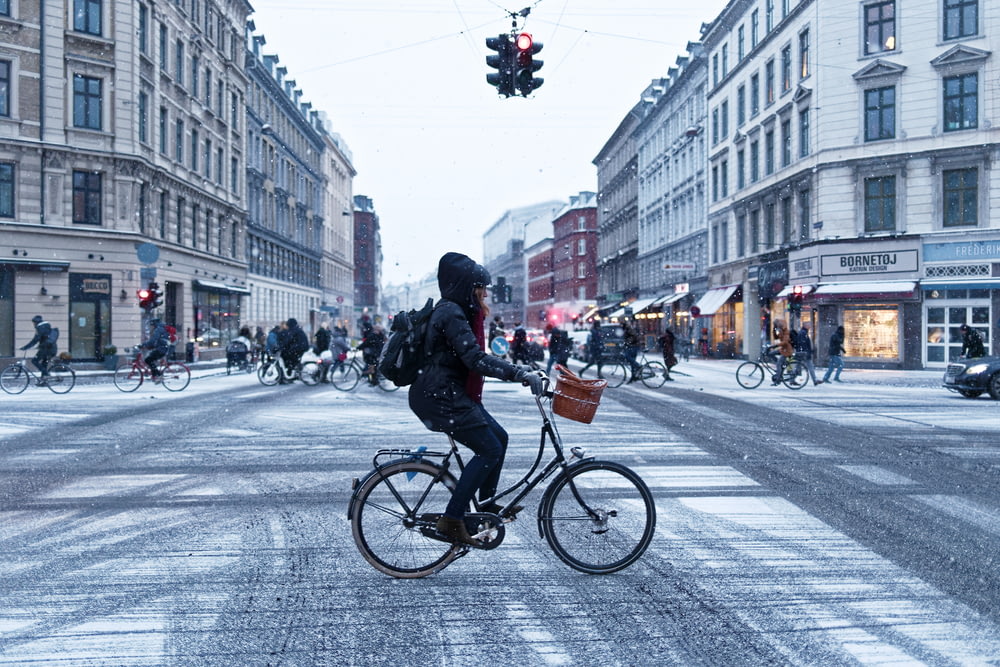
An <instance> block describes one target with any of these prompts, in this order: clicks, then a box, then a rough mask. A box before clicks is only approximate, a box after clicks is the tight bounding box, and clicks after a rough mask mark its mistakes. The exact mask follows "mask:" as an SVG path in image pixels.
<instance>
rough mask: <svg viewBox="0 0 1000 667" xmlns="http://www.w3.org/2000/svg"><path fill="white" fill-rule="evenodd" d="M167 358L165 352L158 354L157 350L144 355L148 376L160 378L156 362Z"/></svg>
mask: <svg viewBox="0 0 1000 667" xmlns="http://www.w3.org/2000/svg"><path fill="white" fill-rule="evenodd" d="M165 356H167V353H166V352H160V351H159V350H153V351H152V352H150V353H149V354H147V355H146V365H147V366H149V374H150V375H152V376H153V377H159V376H160V367H159V366H158V365H157V363H156V362H157V361H159V360H160V359H162V358H163V357H165Z"/></svg>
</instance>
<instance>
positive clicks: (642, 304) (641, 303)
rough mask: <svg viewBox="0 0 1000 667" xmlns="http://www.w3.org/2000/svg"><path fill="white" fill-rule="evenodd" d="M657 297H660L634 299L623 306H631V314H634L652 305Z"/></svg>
mask: <svg viewBox="0 0 1000 667" xmlns="http://www.w3.org/2000/svg"><path fill="white" fill-rule="evenodd" d="M659 298H660V297H658V296H654V297H652V298H649V299H636V300H635V301H633V302H632V303H630V304H629V305H627V306H625V308H631V309H632V314H633V315H635V314H636V313H641V312H642V311H644V310H646V309H647V308H649V307H650V306H652V305H653V304H654V303H656V301H657V299H659Z"/></svg>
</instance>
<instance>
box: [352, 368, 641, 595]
mask: <svg viewBox="0 0 1000 667" xmlns="http://www.w3.org/2000/svg"><path fill="white" fill-rule="evenodd" d="M543 384H544V387H545V389H544V390H543V392H542V394H541V395H539V396H535V397H534V399H535V403H536V404H537V406H538V411H539V413H540V414H541V417H542V427H541V440H540V443H539V446H538V455H537V456H536V458H535V462H534V463H533V464H532V466H531V469H530V470H528V472H527V473H525V475H524V477H522V478H521V479H520V480H519V481H518V482H517V483H515V484H514V485H512V486H511V487H510V488H508V489H506V490H504V491H502V492H500V493H498V494H496V495H495V496H494V497H493V498H488V499H486V500H482V501H479V502H476V501H475V500H473V501H472V504H473V506H474V509H475V511H474V512H470V513H467V514H466V515H465V520H466V525H467V528H468V530H469V534H470V535H472V536H473V537H474V538H475V539H476V540H477V541H478V542H479V544H480V545H481V546H472V545H468V544H462V543H452V541H451V540H450V539H449V538H447V537H445V536H444V535H441V534H439V533H438V532H437V528H436V524H437V520H438V518H439V517H440V516H441V514H442V513H443V512H444V509H445V506H446V505H447V504H448V501H449V500H450V499H451V494H452V491H453V490H454V489H455V486H456V484H457V475H460V474H461V471H462V470H463V469H464V464H463V462H462V457H461V455H460V454H459V452H458V447H457V445H456V444H455V440H454V439H452V438H451V437H450V436H449V438H448V440H449V442H450V444H451V447H450V449H449V450H448V451H447V452H444V453H442V452H431V451H425V450H424V449H423V448H421V449H417V450H409V449H383V450H379V451H378V452H377V453H376V454H375V457H374V459H373V461H372V463H373V465H374V470H372V471H371V472H370V473H368V475H367V476H365V477H364V478H363V479H360V480H359V479H355V480H354V481H353V489H354V492H353V494H352V496H351V501H350V504H349V506H348V510H347V516H348V519H349V520H350V522H351V532H352V534H353V536H354V543H355V544H356V545H357V548H358V550H359V551H360V552H361V555H362V556H363V557H364V559H365V560H366V561H368V563H370V564H371V565H372V566H373V567H374V568H375V569H377V570H379V571H380V572H384V573H385V574H388V575H391V576H393V577H399V578H403V579H412V578H418V577H425V576H427V575H430V574H434V573H435V572H440V571H441V570H443V569H444V568H445V567H447V566H448V565H449V564H450V563H451V562H452V561H454V560H455V559H456V558H460V557H461V556H464V555H465V554H467V553H468V552H469V551H470V550H471V549H485V550H489V549H495V548H496V547H498V546H500V544H501V543H502V542H503V539H504V534H505V526H506V524H508V523H510V522H511V521H513V520H514V516H513V515H512V514H511V510H512V508H513V507H514V506H515V505H517V504H519V503H520V501H521V500H523V499H524V498H525V497H526V496H527V495H528V494H529V493H530V492H531V491H533V490H534V489H535V487H537V486H538V485H539V484H541V483H542V482H544V481H545V480H547V479H550V478H551V480H552V481H551V482H550V483H549V485H548V487H547V488H546V489H545V492H544V494H543V495H542V499H541V502H540V503H539V505H538V514H537V521H538V531H539V533H540V535H541V536H542V537H544V538H545V540H546V541H547V542H548V544H549V546H550V547H551V548H552V550H553V551H554V552H555V554H556V555H557V556H558V557H559V558H560V559H561V560H562V561H563V562H564V563H566V564H567V565H569V566H570V567H572V568H574V569H576V570H579V571H580V572H585V573H587V574H608V573H611V572H617V571H618V570H621V569H624V568H626V567H628V566H629V565H631V564H632V563H634V562H635V561H636V560H638V559H639V557H640V556H642V554H643V552H645V551H646V548H647V547H648V546H649V544H650V542H651V541H652V539H653V532H654V529H655V526H656V506H655V504H654V503H653V495H652V494H651V493H650V491H649V488H648V487H647V486H646V484H645V482H643V481H642V478H640V477H639V475H637V474H636V473H635V472H634V471H632V470H631V469H629V468H627V467H626V466H624V465H621V464H620V463H613V462H609V461H600V460H597V459H594V458H590V457H588V456H586V455H585V454H584V452H583V450H581V449H580V448H578V447H573V448H572V449H571V450H570V456H569V458H567V457H566V456H565V454H564V447H563V442H562V439H561V438H560V436H559V432H558V431H557V430H556V427H555V424H554V423H553V419H552V417H551V415H552V401H551V400H550V399H552V398H553V397H554V396H555V394H554V393H553V392H551V391H549V390H548V386H549V381H548V378H547V377H546V378H545V382H544V383H543ZM556 414H559V413H558V412H557V413H556ZM546 442H548V443H549V444H550V445H551V446H552V449H553V450H554V455H553V457H552V459H551V460H550V461H549V462H548V463H547V464H546V465H545V466H544V467H542V468H540V464H541V461H542V454H543V453H544V451H545V445H546ZM453 462H454V463H456V464H457V466H458V470H457V471H455V472H456V473H457V474H453V472H452V469H451V464H452V463H453ZM536 471H537V474H536ZM532 475H534V476H532ZM511 495H512V497H511V498H510V499H509V500H508V501H506V503H503V504H502V509H501V510H500V511H499V512H498V513H497V514H492V513H490V512H485V511H482V508H483V507H484V506H487V505H489V504H490V503H497V504H501V503H500V499H501V498H505V497H507V496H511Z"/></svg>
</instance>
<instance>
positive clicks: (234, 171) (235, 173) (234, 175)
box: [229, 158, 240, 194]
mask: <svg viewBox="0 0 1000 667" xmlns="http://www.w3.org/2000/svg"><path fill="white" fill-rule="evenodd" d="M239 167H240V163H239V161H238V160H237V159H236V158H230V159H229V189H230V190H232V192H233V194H236V192H237V188H238V187H239V183H240V169H239Z"/></svg>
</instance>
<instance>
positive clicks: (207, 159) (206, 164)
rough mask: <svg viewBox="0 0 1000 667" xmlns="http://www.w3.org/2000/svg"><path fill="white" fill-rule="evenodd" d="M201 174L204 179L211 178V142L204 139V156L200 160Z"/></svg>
mask: <svg viewBox="0 0 1000 667" xmlns="http://www.w3.org/2000/svg"><path fill="white" fill-rule="evenodd" d="M202 169H204V171H203V172H202V173H203V174H204V176H205V178H206V179H211V178H212V140H211V139H205V156H204V159H203V160H202Z"/></svg>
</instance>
